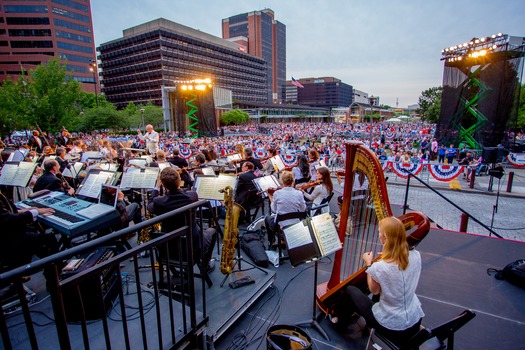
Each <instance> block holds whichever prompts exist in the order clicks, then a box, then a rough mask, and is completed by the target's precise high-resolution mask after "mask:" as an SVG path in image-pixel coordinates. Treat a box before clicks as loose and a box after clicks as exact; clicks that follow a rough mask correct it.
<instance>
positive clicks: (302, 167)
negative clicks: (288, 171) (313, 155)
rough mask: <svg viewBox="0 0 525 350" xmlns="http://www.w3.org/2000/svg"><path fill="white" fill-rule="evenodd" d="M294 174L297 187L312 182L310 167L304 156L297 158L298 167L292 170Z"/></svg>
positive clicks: (300, 155)
mask: <svg viewBox="0 0 525 350" xmlns="http://www.w3.org/2000/svg"><path fill="white" fill-rule="evenodd" d="M292 174H293V177H294V179H295V184H296V185H297V184H300V183H304V182H308V181H310V166H309V165H308V160H307V159H306V156H305V155H304V154H299V155H298V156H297V165H296V166H294V167H293V168H292Z"/></svg>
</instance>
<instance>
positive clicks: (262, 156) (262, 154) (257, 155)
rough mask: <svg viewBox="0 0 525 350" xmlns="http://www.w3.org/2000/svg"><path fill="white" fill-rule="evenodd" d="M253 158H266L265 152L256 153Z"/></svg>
mask: <svg viewBox="0 0 525 350" xmlns="http://www.w3.org/2000/svg"><path fill="white" fill-rule="evenodd" d="M254 157H255V158H257V159H259V158H264V157H266V152H265V151H262V150H261V151H256V152H255V153H254Z"/></svg>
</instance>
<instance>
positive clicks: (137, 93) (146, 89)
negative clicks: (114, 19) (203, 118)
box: [97, 18, 268, 107]
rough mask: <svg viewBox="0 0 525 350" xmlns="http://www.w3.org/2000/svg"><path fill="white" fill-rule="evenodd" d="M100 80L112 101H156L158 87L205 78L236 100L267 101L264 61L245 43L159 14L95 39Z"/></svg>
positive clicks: (121, 103) (120, 103)
mask: <svg viewBox="0 0 525 350" xmlns="http://www.w3.org/2000/svg"><path fill="white" fill-rule="evenodd" d="M97 50H98V51H99V53H100V55H99V57H98V58H99V60H100V68H101V73H100V74H101V86H102V91H103V92H104V94H105V95H106V98H107V100H108V101H110V102H111V103H113V104H115V105H117V106H118V107H125V106H126V105H127V104H128V103H129V102H134V103H135V104H145V103H147V102H148V101H152V103H154V104H155V105H158V106H161V105H162V96H161V95H162V92H161V87H162V86H166V87H173V86H175V85H176V82H177V81H184V80H193V79H199V78H211V79H212V81H213V84H214V86H216V87H219V88H223V89H228V90H231V91H232V97H233V99H235V100H238V101H253V102H262V103H266V102H268V96H267V93H266V85H267V77H266V62H265V61H264V60H263V59H261V58H258V57H253V56H251V55H249V54H247V53H246V52H245V51H246V49H245V47H244V46H241V45H239V44H236V43H232V42H229V41H227V40H223V39H221V38H218V37H215V36H213V35H210V34H206V33H203V32H201V31H198V30H195V29H192V28H189V27H186V26H183V25H181V24H178V23H175V22H171V21H169V20H166V19H163V18H160V19H157V20H154V21H151V22H148V23H144V24H142V25H139V26H136V27H132V28H129V29H126V30H124V32H123V37H122V38H120V39H116V40H113V41H110V42H107V43H104V44H101V45H100V46H99V47H98V48H97Z"/></svg>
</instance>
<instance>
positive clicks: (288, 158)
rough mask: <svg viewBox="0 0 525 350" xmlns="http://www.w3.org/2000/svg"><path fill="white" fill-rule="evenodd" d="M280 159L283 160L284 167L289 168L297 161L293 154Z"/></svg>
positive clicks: (282, 156)
mask: <svg viewBox="0 0 525 350" xmlns="http://www.w3.org/2000/svg"><path fill="white" fill-rule="evenodd" d="M281 159H282V160H283V163H284V165H285V166H287V167H289V166H292V165H294V164H295V161H296V160H297V156H295V155H293V154H286V155H281Z"/></svg>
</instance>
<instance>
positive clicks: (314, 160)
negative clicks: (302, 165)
mask: <svg viewBox="0 0 525 350" xmlns="http://www.w3.org/2000/svg"><path fill="white" fill-rule="evenodd" d="M308 163H309V164H310V180H312V181H315V180H316V179H317V171H316V168H317V167H318V166H319V153H318V152H317V150H316V149H315V148H312V149H311V150H309V151H308Z"/></svg>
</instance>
